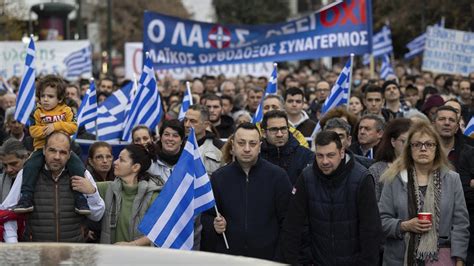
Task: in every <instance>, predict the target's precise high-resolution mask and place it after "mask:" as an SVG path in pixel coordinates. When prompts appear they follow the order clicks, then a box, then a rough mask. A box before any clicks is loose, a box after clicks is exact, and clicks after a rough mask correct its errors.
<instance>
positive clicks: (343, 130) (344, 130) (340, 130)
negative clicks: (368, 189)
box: [324, 117, 374, 169]
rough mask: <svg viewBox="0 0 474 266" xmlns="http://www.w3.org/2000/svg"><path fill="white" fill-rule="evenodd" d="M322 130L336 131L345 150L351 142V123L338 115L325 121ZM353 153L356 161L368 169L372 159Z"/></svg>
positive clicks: (372, 161)
mask: <svg viewBox="0 0 474 266" xmlns="http://www.w3.org/2000/svg"><path fill="white" fill-rule="evenodd" d="M324 130H330V131H334V132H336V133H337V134H338V135H339V138H340V139H341V143H342V147H344V149H346V150H347V149H349V147H350V146H351V143H352V136H351V132H352V131H351V125H349V123H348V122H347V121H346V120H344V119H342V118H339V117H334V118H331V119H329V120H328V121H327V122H326V125H324ZM353 155H354V159H355V160H356V162H358V163H360V164H361V165H362V166H364V167H365V168H367V169H369V167H370V166H371V165H372V164H373V163H374V160H372V159H370V158H367V157H364V156H360V155H357V154H355V153H353Z"/></svg>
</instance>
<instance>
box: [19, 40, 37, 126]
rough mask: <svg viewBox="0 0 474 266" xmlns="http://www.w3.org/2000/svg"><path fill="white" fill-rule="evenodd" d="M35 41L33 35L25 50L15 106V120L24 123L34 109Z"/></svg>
mask: <svg viewBox="0 0 474 266" xmlns="http://www.w3.org/2000/svg"><path fill="white" fill-rule="evenodd" d="M35 54H36V50H35V42H34V40H33V36H31V37H30V43H29V44H28V49H27V51H26V59H25V72H24V73H23V78H22V79H21V84H20V90H19V91H18V99H17V101H16V108H15V120H16V121H18V122H20V123H22V124H24V125H26V124H27V122H28V119H29V117H30V115H31V112H33V110H34V109H35V77H36V70H35Z"/></svg>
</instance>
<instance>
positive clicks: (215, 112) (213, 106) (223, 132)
mask: <svg viewBox="0 0 474 266" xmlns="http://www.w3.org/2000/svg"><path fill="white" fill-rule="evenodd" d="M206 107H207V109H209V121H210V122H211V123H212V125H213V126H214V127H215V128H216V130H217V132H218V133H219V138H228V137H229V136H230V135H231V134H232V133H233V132H234V119H232V117H230V116H228V115H224V114H223V113H222V99H221V98H220V97H219V96H217V95H215V94H210V95H207V96H206Z"/></svg>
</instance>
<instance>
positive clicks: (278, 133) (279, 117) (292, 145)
mask: <svg viewBox="0 0 474 266" xmlns="http://www.w3.org/2000/svg"><path fill="white" fill-rule="evenodd" d="M261 125H262V129H263V135H264V137H265V139H264V140H263V142H262V158H264V159H265V160H268V161H269V162H271V163H273V164H275V165H278V166H280V167H281V168H283V169H284V170H285V171H286V173H287V174H288V176H289V177H290V180H291V183H292V184H295V183H296V179H297V178H298V177H299V176H300V174H301V171H303V169H304V168H306V167H307V166H308V165H309V164H311V163H312V162H313V161H314V153H313V152H312V151H311V150H310V149H308V148H305V147H303V146H301V145H300V144H299V142H298V141H297V140H296V139H295V137H293V135H292V134H290V131H289V127H288V118H287V116H286V113H285V112H283V111H279V110H273V111H269V112H267V113H266V114H265V115H264V116H263V120H262V124H261Z"/></svg>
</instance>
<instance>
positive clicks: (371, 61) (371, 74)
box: [370, 54, 375, 79]
mask: <svg viewBox="0 0 474 266" xmlns="http://www.w3.org/2000/svg"><path fill="white" fill-rule="evenodd" d="M374 61H375V60H374V55H373V54H371V55H370V78H371V79H373V78H374V77H375V62H374Z"/></svg>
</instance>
